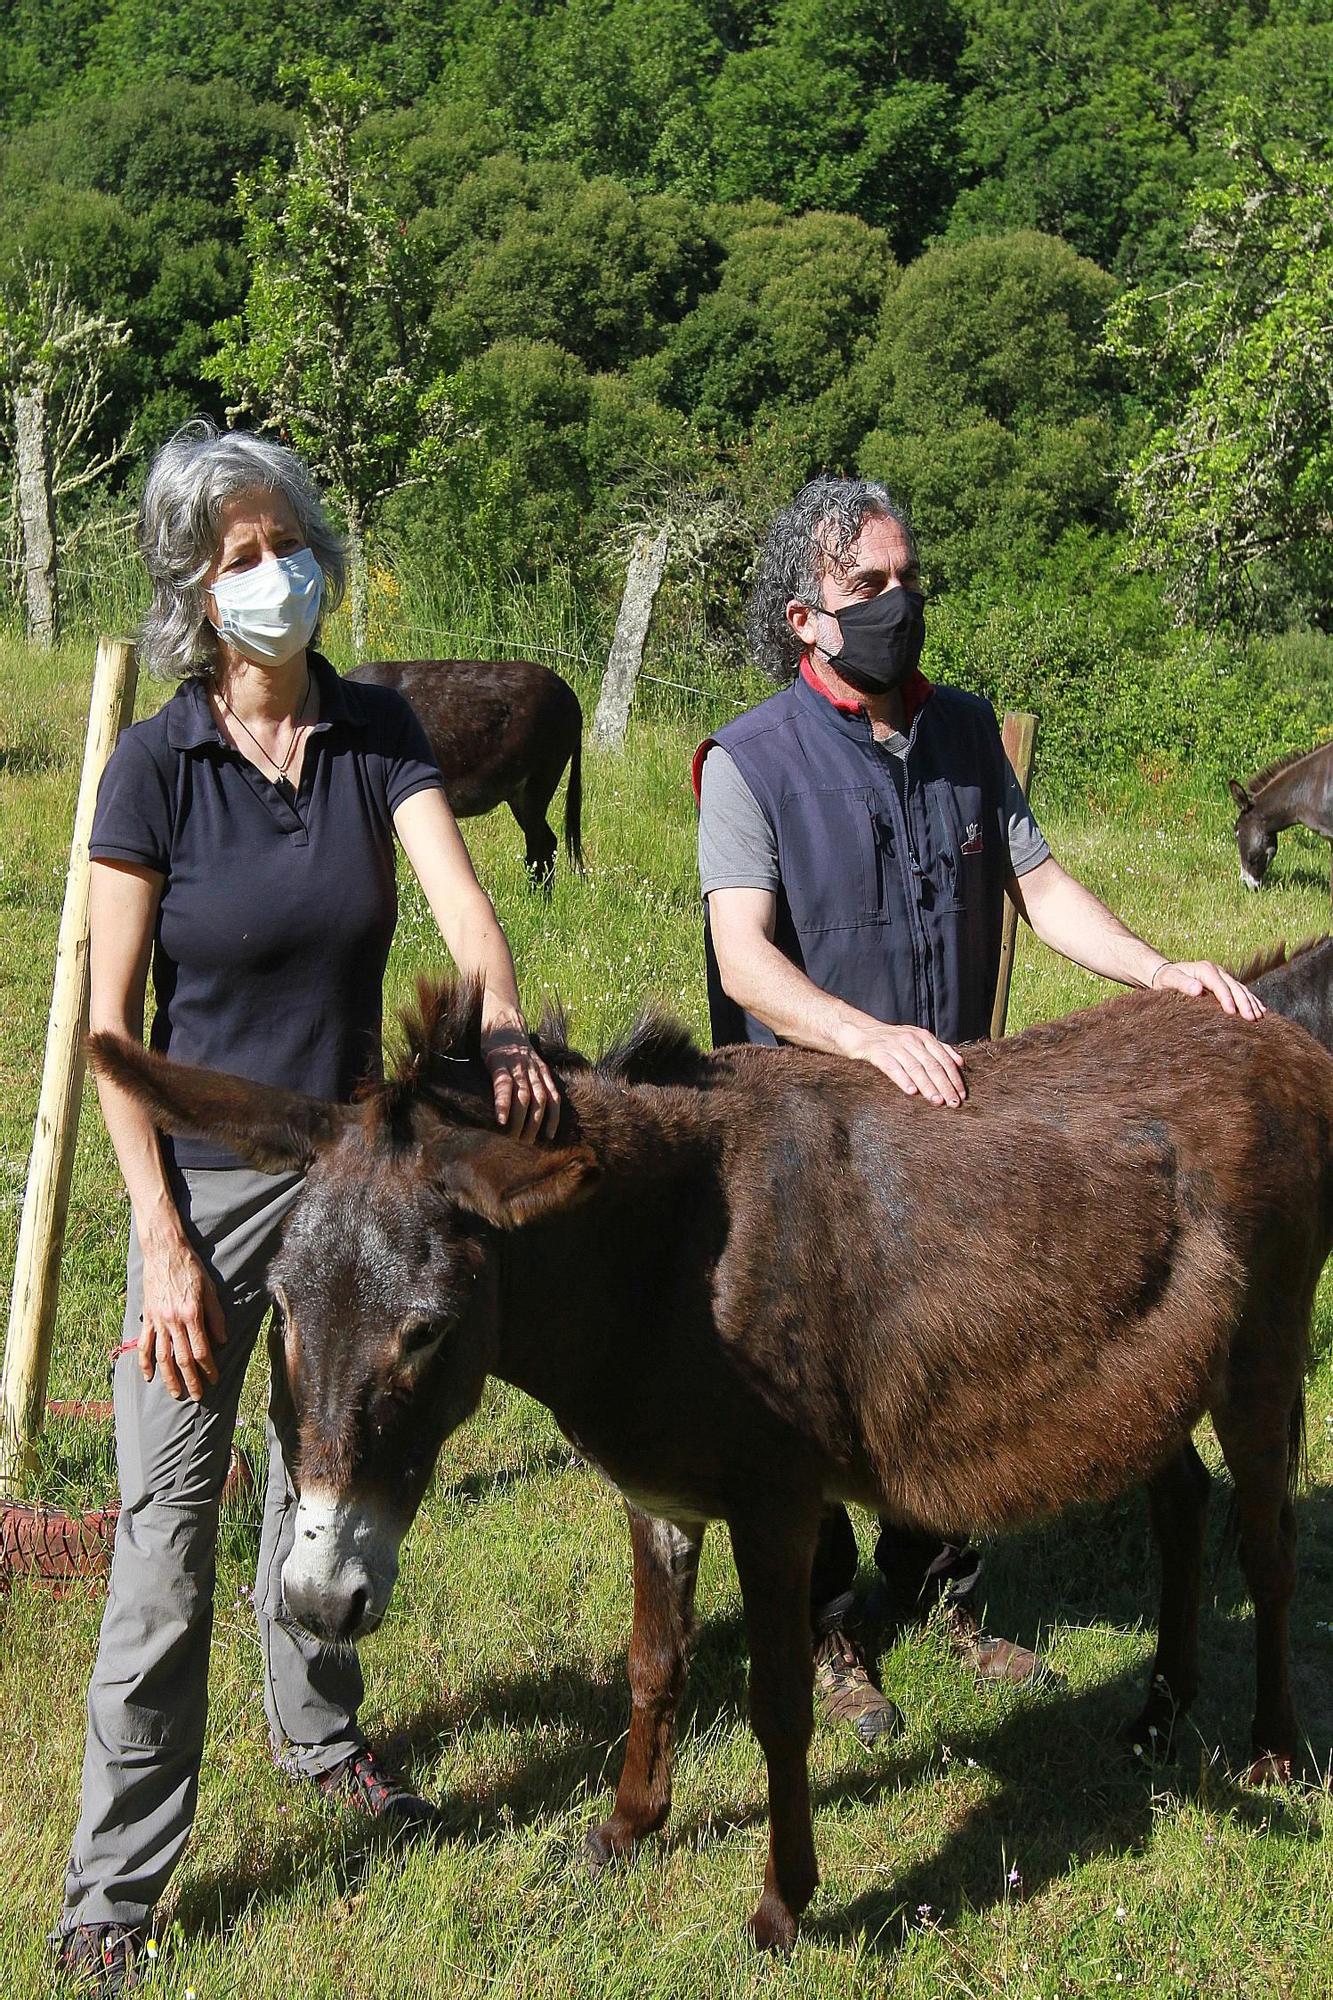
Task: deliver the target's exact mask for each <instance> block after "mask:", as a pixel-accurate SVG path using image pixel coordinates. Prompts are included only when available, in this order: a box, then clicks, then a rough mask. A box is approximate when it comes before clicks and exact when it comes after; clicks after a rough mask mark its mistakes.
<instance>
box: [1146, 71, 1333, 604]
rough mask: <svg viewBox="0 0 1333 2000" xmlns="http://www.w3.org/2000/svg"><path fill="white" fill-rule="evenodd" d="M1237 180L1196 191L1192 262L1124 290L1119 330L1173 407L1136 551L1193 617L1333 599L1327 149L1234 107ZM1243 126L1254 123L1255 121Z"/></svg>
mask: <svg viewBox="0 0 1333 2000" xmlns="http://www.w3.org/2000/svg"><path fill="white" fill-rule="evenodd" d="M1241 116H1242V125H1241V128H1240V129H1239V130H1238V131H1237V132H1236V133H1235V135H1234V137H1233V141H1232V147H1231V151H1232V158H1233V171H1232V177H1231V179H1230V180H1229V182H1228V183H1227V185H1226V186H1224V187H1220V188H1201V189H1199V190H1198V191H1197V192H1196V194H1195V195H1194V196H1193V198H1192V200H1191V204H1190V213H1191V215H1192V218H1193V227H1192V229H1191V231H1190V236H1189V250H1190V257H1191V264H1192V270H1191V274H1190V276H1189V278H1188V279H1187V280H1186V281H1185V282H1183V283H1182V284H1181V285H1179V286H1177V287H1174V288H1171V289H1169V290H1168V291H1167V292H1165V293H1164V294H1163V293H1153V292H1148V291H1146V290H1143V289H1139V290H1136V291H1134V292H1132V293H1131V294H1129V296H1128V297H1127V298H1126V299H1125V300H1124V301H1123V303H1122V305H1121V307H1120V309H1119V311H1118V312H1117V314H1116V316H1115V318H1114V320H1113V322H1112V326H1111V330H1110V342H1111V345H1112V347H1113V349H1114V351H1115V352H1117V353H1118V354H1119V355H1120V356H1121V357H1122V358H1123V359H1124V360H1125V362H1126V363H1127V364H1129V365H1130V366H1131V367H1133V368H1134V369H1135V370H1136V372H1137V374H1138V376H1139V379H1140V382H1141V385H1142V388H1143V391H1144V393H1145V395H1154V394H1155V395H1156V396H1160V395H1161V391H1162V387H1163V385H1165V386H1166V387H1167V388H1168V389H1169V391H1170V392H1171V404H1170V416H1169V417H1168V419H1167V421H1166V422H1164V423H1161V424H1159V425H1158V427H1157V428H1155V429H1154V431H1153V432H1152V435H1151V436H1150V437H1149V439H1148V441H1147V443H1146V444H1145V446H1144V448H1143V449H1142V451H1141V452H1140V453H1139V454H1138V456H1137V457H1136V459H1135V461H1134V463H1133V465H1132V466H1131V468H1130V472H1129V476H1128V479H1127V481H1126V495H1127V499H1128V502H1129V506H1130V510H1131V514H1132V518H1133V522H1134V526H1135V530H1136V534H1137V537H1138V542H1139V547H1140V550H1141V553H1142V556H1143V559H1144V560H1145V561H1147V562H1149V563H1151V564H1154V565H1156V566H1158V567H1160V568H1161V569H1163V570H1164V571H1166V573H1167V575H1168V577H1169V580H1170V588H1171V590H1172V594H1173V596H1174V599H1175V601H1176V603H1177V605H1178V607H1179V609H1180V611H1181V613H1182V615H1186V616H1191V617H1192V616H1200V615H1202V616H1205V617H1231V618H1242V619H1245V620H1247V621H1249V622H1254V620H1255V619H1256V617H1257V618H1258V619H1259V620H1260V621H1261V622H1263V621H1264V620H1265V617H1266V616H1267V617H1268V618H1271V616H1272V612H1271V610H1267V611H1266V607H1265V603H1264V599H1265V597H1267V598H1268V599H1269V600H1270V602H1272V601H1275V602H1276V605H1277V607H1278V608H1279V609H1282V608H1285V606H1286V605H1287V604H1289V603H1290V602H1291V593H1293V592H1294V593H1295V600H1296V602H1297V603H1298V604H1302V605H1304V606H1308V607H1309V608H1310V609H1311V610H1312V611H1313V612H1314V614H1315V616H1316V618H1317V619H1318V620H1319V621H1320V622H1322V623H1327V621H1328V619H1329V618H1330V617H1331V616H1333V554H1331V553H1330V544H1329V535H1328V514H1329V505H1328V495H1329V490H1330V482H1333V405H1331V404H1330V400H1329V381H1330V379H1333V164H1330V162H1329V161H1328V159H1327V158H1321V157H1319V156H1317V155H1313V154H1310V153H1305V152H1300V151H1297V150H1296V149H1294V148H1289V149H1283V150H1276V149H1273V150H1269V149H1266V148H1265V147H1264V146H1263V145H1262V144H1261V143H1259V142H1258V141H1257V139H1256V138H1255V137H1254V135H1253V128H1252V124H1251V122H1250V121H1249V119H1248V118H1247V117H1246V115H1245V109H1244V107H1242V111H1241ZM1247 128H1248V129H1247Z"/></svg>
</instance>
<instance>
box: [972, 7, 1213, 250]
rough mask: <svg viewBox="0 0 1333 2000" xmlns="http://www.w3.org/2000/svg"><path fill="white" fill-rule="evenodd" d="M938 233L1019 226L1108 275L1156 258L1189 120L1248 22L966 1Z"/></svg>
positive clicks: (1169, 226) (1173, 203)
mask: <svg viewBox="0 0 1333 2000" xmlns="http://www.w3.org/2000/svg"><path fill="white" fill-rule="evenodd" d="M967 13H968V23H969V30H970V32H969V35H968V40H967V46H966V48H965V50H964V53H963V57H962V62H961V70H962V79H963V81H964V83H965V86H970V88H966V94H965V95H964V96H963V98H962V107H961V113H960V122H961V128H962V145H963V168H964V173H965V176H966V178H967V180H969V181H970V182H971V185H970V186H965V187H964V190H963V192H962V193H961V194H960V196H959V199H958V201H957V203H956V205H955V207H954V210H953V213H952V215H951V217H950V221H949V232H950V234H951V235H964V234H966V233H968V232H970V231H973V230H977V229H995V228H1015V227H1027V228H1034V229H1042V230H1046V231H1048V232H1049V233H1050V234H1052V235H1056V236H1062V237H1064V238H1065V240H1066V241H1067V242H1069V243H1071V244H1072V245H1073V246H1074V248H1075V249H1077V250H1080V251H1082V252H1083V254H1084V255H1085V256H1088V257H1091V258H1093V259H1094V260H1095V261H1096V262H1097V263H1099V264H1102V265H1104V266H1106V267H1107V268H1108V269H1118V270H1124V271H1126V272H1131V273H1138V272H1140V271H1143V270H1144V269H1145V268H1151V267H1152V265H1153V264H1154V263H1155V262H1156V261H1157V260H1158V259H1159V258H1160V257H1161V256H1162V255H1163V254H1165V253H1166V252H1167V251H1168V247H1169V243H1170V240H1171V236H1172V234H1173V230H1174V220H1175V212H1176V210H1177V208H1178V204H1179V202H1180V200H1181V198H1182V196H1183V195H1184V193H1185V190H1186V189H1187V188H1188V186H1189V185H1190V182H1191V181H1192V180H1193V178H1194V172H1195V169H1194V150H1195V142H1196V131H1197V126H1196V119H1197V117H1198V113H1199V111H1200V109H1201V106H1202V103H1203V100H1204V98H1205V94H1206V91H1207V87H1208V85H1209V83H1210V81H1211V79H1212V77H1213V76H1214V75H1215V73H1216V68H1217V64H1218V61H1219V59H1220V58H1222V57H1224V56H1225V55H1226V53H1227V52H1228V51H1229V50H1231V49H1232V48H1237V47H1240V46H1243V44H1244V42H1245V40H1246V37H1247V34H1248V31H1249V29H1250V27H1251V25H1252V21H1251V16H1250V15H1249V14H1248V13H1247V11H1246V10H1245V9H1244V8H1242V7H1240V6H1237V5H1234V4H1233V3H1232V0H1208V4H1205V5H1202V6H1201V5H1199V4H1198V0H1165V4H1163V0H1061V4H1059V5H1056V4H1054V0H969V4H968V8H967Z"/></svg>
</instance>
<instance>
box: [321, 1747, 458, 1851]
mask: <svg viewBox="0 0 1333 2000" xmlns="http://www.w3.org/2000/svg"><path fill="white" fill-rule="evenodd" d="M314 1783H315V1785H316V1787H317V1789H318V1790H319V1791H320V1792H322V1793H323V1795H324V1797H325V1798H326V1799H330V1800H331V1801H332V1802H333V1803H334V1804H335V1805H340V1806H346V1807H347V1808H348V1809H349V1811H351V1812H355V1813H360V1814H362V1815H363V1816H364V1817H365V1818H366V1819H372V1820H374V1821H376V1822H377V1827H378V1830H379V1831H380V1832H382V1833H384V1834H386V1835H387V1836H388V1837H389V1838H390V1839H392V1840H402V1841H410V1840H438V1839H439V1837H440V1835H441V1834H442V1833H443V1832H444V1814H443V1813H442V1812H441V1811H440V1808H439V1807H438V1806H436V1805H432V1804H431V1802H430V1800H429V1799H423V1798H422V1797H420V1795H419V1794H418V1793H416V1792H411V1791H409V1790H408V1788H407V1786H406V1785H405V1784H404V1783H403V1781H402V1779H401V1778H400V1777H398V1776H397V1774H396V1773H395V1772H393V1771H389V1770H386V1768H385V1766H384V1765H383V1764H381V1763H380V1761H379V1758H378V1757H377V1756H376V1755H375V1753H374V1751H373V1750H371V1749H369V1748H367V1747H365V1746H364V1745H363V1746H362V1748H361V1749H360V1750H354V1751H353V1753H352V1755H351V1756H350V1757H347V1758H344V1760H343V1762H342V1763H341V1764H335V1765H334V1767H333V1769H332V1770H331V1771H324V1772H322V1773H321V1775H320V1776H319V1777H318V1778H316V1779H315V1781H314Z"/></svg>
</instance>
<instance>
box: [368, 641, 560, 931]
mask: <svg viewBox="0 0 1333 2000" xmlns="http://www.w3.org/2000/svg"><path fill="white" fill-rule="evenodd" d="M350 678H351V679H352V680H354V681H370V682H372V683H373V684H374V685H375V686H376V687H391V688H396V689H397V690H398V692H399V694H401V695H402V696H403V697H404V699H405V700H407V701H409V702H410V703H411V705H412V707H413V708H414V709H415V710H416V712H417V714H418V716H419V717H420V718H421V723H422V727H423V728H424V729H425V731H426V734H427V736H429V738H430V747H431V749H432V750H433V751H434V752H435V761H436V762H437V763H438V765H439V767H440V772H441V775H442V776H443V778H444V791H445V797H446V798H447V799H448V801H449V804H450V806H451V807H452V808H453V811H454V813H455V815H456V816H457V817H458V818H459V819H476V818H477V817H479V815H480V814H482V813H488V812H494V811H495V808H496V807H497V806H501V805H507V806H508V807H509V810H510V812H511V813H512V814H513V815H514V818H515V819H516V820H517V821H518V825H519V831H520V832H521V833H522V835H523V840H524V865H525V866H526V868H527V871H528V880H529V881H530V882H531V884H532V886H533V888H534V889H541V890H543V891H544V892H545V893H546V894H548V895H549V894H550V889H551V882H552V879H553V878H554V875H555V852H556V838H555V835H554V834H553V833H552V831H551V829H550V826H549V825H548V824H547V819H546V815H547V813H548V812H549V811H550V807H551V800H552V799H553V798H554V796H555V788H556V786H557V785H558V784H559V783H560V779H561V777H562V775H563V773H564V769H565V766H566V765H568V766H569V783H568V785H566V787H565V852H566V854H567V855H568V856H569V861H570V865H571V866H572V867H574V868H576V869H578V870H579V872H580V873H582V870H583V843H582V835H581V831H580V821H581V816H582V811H583V776H582V772H583V710H582V708H580V706H579V698H578V696H577V695H576V694H575V692H574V690H573V688H572V687H571V686H570V685H569V682H568V681H565V680H562V679H561V678H560V676H559V674H553V673H552V672H551V669H550V668H549V667H539V666H538V665H537V663H536V661H535V660H371V661H368V662H367V663H366V665H365V666H363V667H358V668H357V669H356V672H355V673H354V674H352V675H351V676H350Z"/></svg>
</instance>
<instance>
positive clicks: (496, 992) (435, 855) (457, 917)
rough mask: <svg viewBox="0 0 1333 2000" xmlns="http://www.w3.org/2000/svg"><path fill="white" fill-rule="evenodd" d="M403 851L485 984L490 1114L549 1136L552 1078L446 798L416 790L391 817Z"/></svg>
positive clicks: (530, 1134) (445, 931)
mask: <svg viewBox="0 0 1333 2000" xmlns="http://www.w3.org/2000/svg"><path fill="white" fill-rule="evenodd" d="M393 824H394V830H395V832H396V833H397V835H398V838H399V839H400V840H401V841H402V843H403V852H404V853H405V854H406V856H407V858H408V860H409V861H410V862H411V864H412V872H413V873H414V874H415V876H416V878H417V880H418V882H419V883H420V884H421V888H422V893H423V894H424V896H425V898H426V901H427V902H428V903H429V904H430V907H431V913H432V915H433V916H434V918H435V921H436V923H437V924H438V925H439V927H440V935H441V936H442V937H443V939H444V942H445V944H446V945H447V946H448V948H449V954H450V956H451V958H452V959H453V961H454V964H455V965H456V966H457V967H458V969H459V971H460V972H461V973H462V974H463V976H464V978H474V977H476V978H480V980H481V982H482V1003H481V1030H482V1048H483V1051H484V1053H485V1057H486V1064H487V1067H488V1069H489V1070H490V1072H491V1080H492V1083H493V1085H494V1089H495V1116H496V1120H497V1122H498V1123H499V1124H501V1125H510V1124H511V1116H512V1119H513V1122H512V1125H511V1129H512V1131H513V1132H514V1134H515V1136H516V1137H518V1138H521V1139H536V1138H537V1137H538V1136H539V1135H540V1134H541V1133H542V1132H545V1134H546V1137H547V1138H548V1139H550V1138H554V1136H555V1129H556V1126H557V1124H558V1123H559V1120H560V1091H559V1087H558V1085H557V1083H556V1080H555V1078H554V1077H553V1076H552V1074H551V1072H550V1070H549V1069H548V1068H547V1066H546V1064H545V1063H544V1062H543V1061H542V1059H541V1057H540V1056H539V1055H538V1054H537V1051H536V1050H535V1049H534V1048H533V1046H532V1043H531V1042H530V1041H529V1039H528V1031H527V1027H526V1025H525V1023H524V1020H523V1009H522V1006H521V1005H520V1003H519V997H518V979H517V977H516V975H515V972H514V961H513V957H512V956H511V954H510V950H509V941H508V939H507V938H506V937H505V934H504V932H503V931H502V930H501V928H500V922H499V919H498V918H497V916H496V914H495V910H494V908H493V906H492V904H491V899H490V897H489V896H488V895H487V894H486V892H485V890H484V889H483V888H482V886H481V884H480V882H478V880H477V877H476V874H475V872H474V871H473V867H472V860H471V857H470V856H469V854H468V851H467V848H466V846H465V845H464V842H463V836H462V834H461V833H460V832H459V831H458V822H457V820H456V819H455V818H454V816H453V813H452V812H451V811H450V809H449V803H448V801H447V799H446V798H445V796H444V793H443V792H442V791H439V790H434V789H432V790H431V791H426V792H414V793H413V794H412V796H411V798H409V799H404V801H403V803H402V804H401V805H400V806H399V808H398V810H397V812H396V813H395V814H394V816H393Z"/></svg>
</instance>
